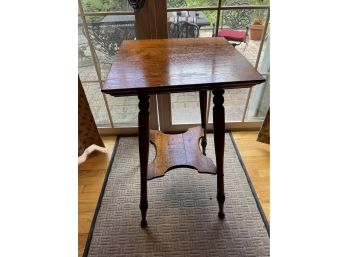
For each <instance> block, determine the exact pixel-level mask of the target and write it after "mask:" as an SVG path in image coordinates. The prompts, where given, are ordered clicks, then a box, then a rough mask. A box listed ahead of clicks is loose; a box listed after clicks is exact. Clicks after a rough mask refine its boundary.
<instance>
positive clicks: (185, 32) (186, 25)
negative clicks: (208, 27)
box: [177, 21, 199, 38]
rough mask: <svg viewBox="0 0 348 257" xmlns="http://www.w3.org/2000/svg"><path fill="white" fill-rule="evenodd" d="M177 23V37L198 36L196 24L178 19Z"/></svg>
mask: <svg viewBox="0 0 348 257" xmlns="http://www.w3.org/2000/svg"><path fill="white" fill-rule="evenodd" d="M177 25H178V28H179V38H192V37H199V27H198V25H196V24H194V23H190V22H187V21H179V22H178V23H177Z"/></svg>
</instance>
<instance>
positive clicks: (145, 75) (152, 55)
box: [102, 38, 265, 96]
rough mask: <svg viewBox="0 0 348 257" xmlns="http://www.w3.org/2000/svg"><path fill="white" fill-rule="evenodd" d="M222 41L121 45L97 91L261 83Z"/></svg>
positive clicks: (130, 92)
mask: <svg viewBox="0 0 348 257" xmlns="http://www.w3.org/2000/svg"><path fill="white" fill-rule="evenodd" d="M264 81H265V80H264V78H263V77H262V76H261V75H260V74H259V73H258V72H257V70H256V69H255V68H254V67H253V66H252V65H251V64H250V63H249V62H248V61H247V60H246V59H245V57H244V56H243V55H241V54H240V53H239V52H238V51H237V50H235V49H234V47H233V46H231V45H230V44H229V43H228V42H227V40H225V39H224V38H185V39H155V40H135V41H128V40H127V41H124V42H123V44H122V45H121V48H120V51H119V54H118V55H117V56H116V58H115V60H114V62H113V64H112V66H111V69H110V72H109V74H108V77H107V79H106V81H105V83H104V86H103V89H102V91H103V92H104V93H108V94H111V95H114V96H123V95H137V94H140V93H146V94H154V93H169V92H171V93H173V92H185V91H196V90H204V89H208V90H211V89H217V88H245V87H251V86H253V85H256V84H259V83H262V82H264Z"/></svg>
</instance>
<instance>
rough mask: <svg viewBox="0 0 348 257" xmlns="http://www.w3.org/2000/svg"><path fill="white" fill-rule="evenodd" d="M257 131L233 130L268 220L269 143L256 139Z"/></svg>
mask: <svg viewBox="0 0 348 257" xmlns="http://www.w3.org/2000/svg"><path fill="white" fill-rule="evenodd" d="M257 134H258V132H257V131H239V132H236V131H233V132H232V135H233V137H234V139H235V141H236V143H237V147H238V150H239V152H240V155H241V156H242V159H243V162H244V165H245V167H246V168H247V170H248V173H249V176H250V178H251V181H252V183H253V185H254V188H255V191H256V193H257V196H258V198H259V200H260V202H261V205H262V209H263V210H264V212H265V215H266V217H267V220H268V222H270V192H269V190H270V182H269V181H270V145H268V144H264V143H260V142H258V141H256V138H257Z"/></svg>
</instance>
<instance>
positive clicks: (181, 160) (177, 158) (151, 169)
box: [147, 126, 216, 180]
mask: <svg viewBox="0 0 348 257" xmlns="http://www.w3.org/2000/svg"><path fill="white" fill-rule="evenodd" d="M203 136H204V130H203V128H202V127H201V126H198V127H194V128H190V129H189V130H188V131H187V132H185V133H183V134H174V135H168V134H164V133H162V132H160V131H157V130H151V131H150V142H151V143H152V144H153V145H154V146H155V148H156V157H155V159H154V160H153V161H152V162H151V163H150V164H149V166H148V171H147V179H148V180H150V179H153V178H156V177H161V176H164V174H165V173H166V172H167V171H169V170H171V169H174V168H179V167H188V168H193V169H196V170H197V171H198V172H200V173H210V174H216V166H215V165H214V163H213V161H212V160H211V159H210V158H208V157H206V156H205V155H203V154H202V152H201V150H200V148H199V139H200V138H201V137H203Z"/></svg>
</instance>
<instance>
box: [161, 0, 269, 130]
mask: <svg viewBox="0 0 348 257" xmlns="http://www.w3.org/2000/svg"><path fill="white" fill-rule="evenodd" d="M166 4H167V23H168V24H169V23H177V22H180V21H187V22H189V23H193V24H195V25H197V26H198V28H199V34H198V37H214V36H216V35H218V34H219V33H221V31H222V30H225V31H232V30H233V31H237V33H238V32H243V31H246V30H248V31H247V33H248V35H247V39H246V42H242V43H239V42H235V41H229V42H230V43H231V44H232V45H235V48H236V49H237V51H239V52H240V53H241V54H242V55H244V56H245V57H246V59H247V60H248V61H249V62H250V63H251V64H252V65H253V66H254V67H255V68H257V69H258V70H259V72H260V73H261V74H262V75H264V76H265V78H266V79H267V82H266V83H264V84H262V85H258V86H256V87H254V88H253V89H228V90H225V94H224V97H225V103H224V106H225V120H226V129H258V128H260V126H261V124H262V121H263V118H264V115H265V113H264V110H266V112H267V109H268V107H269V80H268V77H269V51H268V52H267V51H266V48H267V47H265V46H268V47H269V26H268V25H269V5H268V1H267V0H237V1H236V0H234V1H228V0H200V1H196V0H195V1H193V0H167V1H166ZM256 21H260V23H261V27H262V31H261V32H262V33H261V34H260V35H259V37H255V35H254V34H253V35H252V37H250V28H251V26H252V25H253V23H256ZM168 28H169V29H170V26H168ZM196 36H197V35H196ZM168 37H177V35H174V34H173V33H171V32H170V31H168ZM260 62H262V63H263V65H259V63H260ZM261 66H262V68H261ZM260 68H261V69H260ZM208 106H209V111H208V126H207V128H208V130H212V107H213V104H212V97H211V95H210V92H208ZM158 110H159V121H160V122H159V123H160V128H161V130H162V131H164V132H182V131H185V130H187V129H188V128H189V127H192V126H195V125H199V124H200V119H201V118H200V104H199V93H198V92H192V93H176V94H170V95H159V96H158Z"/></svg>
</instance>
